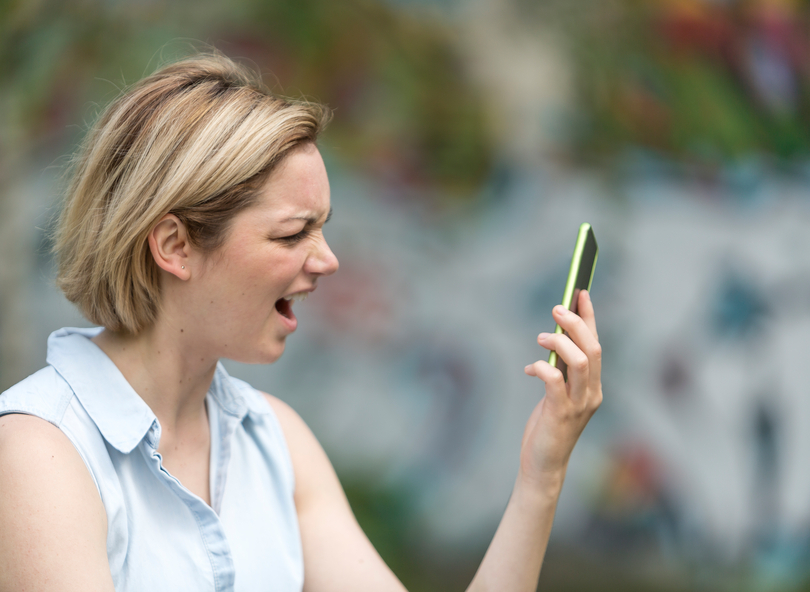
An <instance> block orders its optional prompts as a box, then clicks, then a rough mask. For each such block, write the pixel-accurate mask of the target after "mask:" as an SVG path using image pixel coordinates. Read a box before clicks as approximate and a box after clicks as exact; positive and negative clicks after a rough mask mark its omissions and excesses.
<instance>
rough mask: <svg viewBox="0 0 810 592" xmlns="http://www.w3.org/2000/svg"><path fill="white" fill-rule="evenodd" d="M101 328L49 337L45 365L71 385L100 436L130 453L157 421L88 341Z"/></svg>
mask: <svg viewBox="0 0 810 592" xmlns="http://www.w3.org/2000/svg"><path fill="white" fill-rule="evenodd" d="M101 331H102V328H101V327H95V328H92V329H77V328H74V327H68V328H64V329H59V330H58V331H54V332H53V333H51V336H50V337H48V357H47V361H48V363H49V364H50V365H51V366H53V367H54V368H55V369H56V371H57V372H59V374H61V375H62V378H64V379H65V381H66V382H67V383H68V384H69V385H70V388H71V389H72V390H73V392H74V393H75V394H76V397H77V398H78V399H79V401H80V402H81V404H82V406H83V407H84V408H85V410H86V411H87V414H88V415H89V416H90V418H91V419H92V420H93V422H95V424H96V426H97V427H98V429H99V431H100V432H101V435H102V436H104V439H105V440H107V442H109V443H110V444H111V445H112V446H113V447H115V448H116V450H119V451H120V452H123V453H124V454H129V453H130V452H132V450H133V449H134V448H135V447H136V446H137V445H138V443H140V441H141V440H143V437H144V436H145V435H146V434H147V432H148V431H149V429H150V428H151V427H152V426H153V425H154V424H155V423H156V422H157V418H156V417H155V414H154V413H152V410H151V409H150V408H149V406H148V405H147V404H146V403H145V402H144V400H143V399H141V398H140V397H139V396H138V394H137V393H136V392H135V391H134V390H133V389H132V387H131V386H130V384H129V383H128V382H127V380H126V378H124V376H123V374H121V372H120V370H118V367H117V366H116V365H115V364H114V363H113V362H112V360H110V358H108V357H107V354H105V353H104V352H103V351H101V349H100V348H99V347H98V346H97V345H96V344H95V343H93V342H92V341H90V338H92V337H95V336H96V335H98V334H99V333H101Z"/></svg>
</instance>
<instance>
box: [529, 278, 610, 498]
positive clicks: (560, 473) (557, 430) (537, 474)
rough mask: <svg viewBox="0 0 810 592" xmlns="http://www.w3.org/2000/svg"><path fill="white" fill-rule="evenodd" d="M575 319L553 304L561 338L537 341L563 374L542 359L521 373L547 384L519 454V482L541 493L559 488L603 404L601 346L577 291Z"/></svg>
mask: <svg viewBox="0 0 810 592" xmlns="http://www.w3.org/2000/svg"><path fill="white" fill-rule="evenodd" d="M577 308H578V311H579V315H577V314H574V313H572V312H570V311H568V310H566V309H565V308H564V307H562V306H555V307H554V310H553V315H554V319H555V320H556V321H557V323H558V324H559V325H560V327H562V328H563V329H564V330H565V332H566V334H556V333H541V334H540V335H539V336H538V338H537V342H538V343H539V344H540V345H541V346H543V347H545V348H546V349H549V350H554V351H556V352H557V355H558V356H559V357H560V358H562V360H563V361H564V362H565V363H566V365H567V366H568V382H565V380H564V378H563V374H562V372H561V371H560V370H559V369H557V368H555V367H553V366H551V365H550V364H549V363H548V362H545V361H543V360H540V361H537V362H535V363H534V364H531V365H529V366H526V368H525V372H526V374H528V375H530V376H537V377H538V378H539V379H540V380H542V381H543V382H544V383H545V384H546V396H545V397H543V399H542V400H541V401H540V403H538V405H537V407H535V409H534V411H533V412H532V414H531V416H530V417H529V421H528V423H527V424H526V430H525V431H524V433H523V444H522V446H521V452H520V475H519V477H518V481H519V483H522V484H523V485H525V486H529V487H532V488H539V489H540V490H542V491H546V490H548V488H549V487H552V488H559V487H561V486H562V481H563V479H564V478H565V470H566V467H567V466H568V459H569V457H570V455H571V451H572V450H573V449H574V444H576V442H577V439H578V438H579V435H580V434H581V433H582V430H583V429H585V425H586V424H587V423H588V420H589V419H590V418H591V416H592V415H593V414H594V412H595V411H596V409H597V408H598V407H599V405H600V404H601V402H602V380H601V374H602V348H601V346H600V345H599V337H598V335H597V333H596V318H595V316H594V312H593V304H592V303H591V298H590V295H589V294H588V293H587V292H586V291H585V290H583V291H582V292H580V293H579V302H578V307H577Z"/></svg>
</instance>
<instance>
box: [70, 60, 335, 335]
mask: <svg viewBox="0 0 810 592" xmlns="http://www.w3.org/2000/svg"><path fill="white" fill-rule="evenodd" d="M328 118H329V111H328V109H327V108H326V107H324V106H322V105H319V104H313V103H304V102H293V101H288V100H285V99H281V98H279V97H276V96H273V95H272V94H271V93H270V92H269V91H268V90H267V89H266V88H265V87H264V86H263V85H262V83H261V80H260V79H259V77H258V76H256V75H255V74H253V73H252V72H251V71H250V70H248V69H247V68H245V67H243V66H240V65H238V64H236V63H235V62H233V61H231V60H230V59H228V58H226V57H224V56H222V55H219V54H213V55H198V56H195V57H192V58H188V59H185V60H182V61H180V62H177V63H174V64H170V65H168V66H166V67H164V68H162V69H160V70H158V71H157V72H156V73H154V74H153V75H151V76H149V77H147V78H145V79H143V80H142V81H141V82H139V83H137V84H136V85H135V86H134V87H132V88H131V89H130V90H129V91H127V92H125V93H124V94H123V95H121V96H120V97H119V98H118V99H116V100H115V101H114V102H113V103H112V104H111V105H109V106H108V107H107V109H106V110H105V112H104V113H103V114H102V115H101V117H100V119H99V121H98V122H97V124H96V125H95V126H94V127H93V128H92V129H91V130H90V132H89V134H88V135H87V137H86V139H85V141H84V143H83V145H82V147H81V148H80V150H79V152H78V154H77V157H76V159H75V162H74V164H73V167H72V178H71V182H70V184H69V187H68V191H67V195H66V200H65V205H64V209H63V211H62V213H61V215H60V218H59V222H58V225H57V228H56V235H55V246H54V250H55V252H56V253H57V255H58V261H59V271H58V275H57V284H58V286H59V287H60V288H61V289H62V291H63V292H64V293H65V296H67V298H68V300H70V301H71V302H73V303H75V304H76V305H77V306H78V307H79V308H80V310H81V311H82V313H83V314H84V315H85V316H86V317H87V318H88V319H89V320H90V321H91V322H93V323H96V324H99V325H103V326H104V327H106V328H107V329H110V330H113V331H124V332H129V333H133V334H135V333H138V332H140V331H142V330H143V329H145V328H147V327H149V326H151V325H152V324H153V323H154V321H155V318H156V316H157V313H158V308H159V303H160V284H159V281H158V280H159V273H158V267H157V264H156V263H155V261H154V259H153V258H152V255H151V252H150V250H149V246H148V238H147V237H148V235H149V232H150V231H151V230H152V228H153V227H154V225H155V224H156V223H157V222H158V221H159V220H160V219H161V218H162V217H163V216H164V215H165V214H167V213H173V214H175V215H176V216H177V217H178V218H179V219H180V220H181V221H182V222H183V223H184V224H185V225H186V228H187V230H188V233H189V239H190V242H191V243H192V244H193V245H195V246H197V247H199V248H201V249H202V250H204V251H206V252H210V251H213V250H216V249H217V248H218V247H219V246H220V245H221V244H222V242H223V241H224V239H225V237H226V232H227V230H228V226H229V222H230V220H231V219H232V218H233V216H234V215H235V214H236V213H237V212H239V211H241V210H243V209H245V208H247V207H248V206H250V205H251V204H252V203H254V201H255V198H256V191H257V189H258V188H259V187H260V185H261V183H262V181H263V180H264V179H266V177H267V175H269V173H270V171H272V170H273V169H274V167H275V166H277V165H278V163H279V162H280V161H281V160H282V159H283V158H284V157H285V156H286V155H287V154H289V153H290V151H292V150H293V149H295V148H296V147H298V146H300V145H301V144H303V143H307V142H315V140H316V139H317V137H318V134H319V133H320V131H321V130H322V129H323V127H324V126H325V125H326V122H327V121H328Z"/></svg>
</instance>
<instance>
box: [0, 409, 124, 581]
mask: <svg viewBox="0 0 810 592" xmlns="http://www.w3.org/2000/svg"><path fill="white" fill-rule="evenodd" d="M0 492H2V494H0V495H1V496H2V500H0V592H12V591H13V592H18V591H19V590H25V591H26V592H39V591H42V592H45V591H47V592H73V591H76V592H79V591H81V592H113V582H112V576H111V574H110V567H109V563H108V561H107V516H106V513H105V510H104V505H103V504H102V502H101V498H100V497H99V495H98V490H97V489H96V486H95V484H94V483H93V479H92V477H91V476H90V473H89V472H88V470H87V467H86V466H85V464H84V462H83V461H82V459H81V457H80V456H79V453H78V452H77V451H76V449H75V448H74V447H73V445H72V444H71V442H70V440H68V438H67V436H65V434H63V433H62V432H61V431H60V430H59V429H58V428H56V427H55V426H53V425H51V424H50V423H48V422H46V421H45V420H43V419H40V418H38V417H32V416H28V415H18V414H12V415H4V416H1V417H0Z"/></svg>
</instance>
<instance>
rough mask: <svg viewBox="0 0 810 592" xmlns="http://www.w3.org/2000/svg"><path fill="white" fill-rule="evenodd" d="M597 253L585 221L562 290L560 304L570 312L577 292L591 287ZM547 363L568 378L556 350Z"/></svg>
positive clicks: (577, 299) (592, 235) (556, 331)
mask: <svg viewBox="0 0 810 592" xmlns="http://www.w3.org/2000/svg"><path fill="white" fill-rule="evenodd" d="M598 255H599V246H598V245H597V244H596V237H595V236H594V234H593V228H591V225H590V224H588V223H587V222H585V223H584V224H581V225H580V227H579V234H577V244H576V245H575V246H574V256H573V257H571V269H570V270H568V281H566V282H565V292H563V298H562V305H563V306H564V307H565V308H567V309H568V310H570V311H571V312H574V313H575V312H577V302H579V293H580V292H581V291H582V290H588V291H590V289H591V283H592V282H593V270H594V269H596V258H597V257H598ZM554 332H555V333H562V332H563V329H562V327H560V326H559V325H557V328H556V329H555V330H554ZM548 363H549V364H551V365H552V366H556V367H557V368H559V369H560V370H562V373H563V376H564V377H565V379H566V380H568V373H567V372H566V367H565V362H563V361H562V359H561V358H559V357H558V356H557V352H555V351H552V352H551V354H549V356H548Z"/></svg>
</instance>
